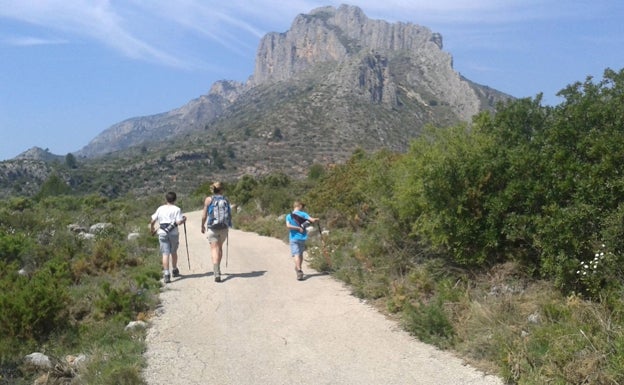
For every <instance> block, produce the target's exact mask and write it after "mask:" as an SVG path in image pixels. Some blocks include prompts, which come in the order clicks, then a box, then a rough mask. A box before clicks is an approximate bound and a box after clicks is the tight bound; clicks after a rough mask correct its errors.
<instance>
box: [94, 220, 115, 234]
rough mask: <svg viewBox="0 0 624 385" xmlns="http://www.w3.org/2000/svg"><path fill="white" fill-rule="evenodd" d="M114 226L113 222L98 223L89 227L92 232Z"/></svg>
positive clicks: (95, 232)
mask: <svg viewBox="0 0 624 385" xmlns="http://www.w3.org/2000/svg"><path fill="white" fill-rule="evenodd" d="M111 227H113V224H112V223H108V222H106V223H96V224H94V225H92V226H91V227H90V228H89V232H90V233H92V234H97V233H100V232H102V231H104V230H106V229H109V228H111Z"/></svg>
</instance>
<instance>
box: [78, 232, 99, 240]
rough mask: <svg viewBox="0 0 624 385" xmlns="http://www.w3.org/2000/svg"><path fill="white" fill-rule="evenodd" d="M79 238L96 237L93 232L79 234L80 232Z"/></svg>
mask: <svg viewBox="0 0 624 385" xmlns="http://www.w3.org/2000/svg"><path fill="white" fill-rule="evenodd" d="M78 238H82V239H94V238H95V234H91V233H79V234H78Z"/></svg>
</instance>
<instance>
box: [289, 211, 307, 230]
mask: <svg viewBox="0 0 624 385" xmlns="http://www.w3.org/2000/svg"><path fill="white" fill-rule="evenodd" d="M290 217H291V218H292V219H293V220H294V221H295V222H296V223H297V225H298V226H299V227H301V228H302V229H304V230H305V229H307V228H308V227H310V225H311V223H310V221H309V220H307V219H305V218H304V217H302V216H300V215H297V214H295V213H290Z"/></svg>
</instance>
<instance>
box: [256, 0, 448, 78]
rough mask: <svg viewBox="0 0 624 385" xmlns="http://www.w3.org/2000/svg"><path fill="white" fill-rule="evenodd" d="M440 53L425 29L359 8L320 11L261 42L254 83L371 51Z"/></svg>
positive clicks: (435, 39)
mask: <svg viewBox="0 0 624 385" xmlns="http://www.w3.org/2000/svg"><path fill="white" fill-rule="evenodd" d="M441 49H442V36H441V35H440V34H438V33H433V32H431V30H429V29H428V28H426V27H422V26H418V25H416V24H412V23H401V22H399V23H392V24H391V23H389V22H387V21H384V20H372V19H369V18H368V17H366V15H365V14H364V12H363V11H362V10H361V9H360V8H358V7H355V6H349V5H341V6H340V7H338V8H335V7H332V6H328V7H321V8H317V9H314V10H312V11H311V12H310V13H308V14H300V15H298V16H297V17H296V18H295V19H294V21H293V23H292V25H291V27H290V30H288V31H287V32H285V33H277V32H273V33H269V34H267V35H265V36H264V37H263V38H262V40H261V41H260V44H259V47H258V53H257V55H256V67H255V72H254V75H253V77H252V80H251V82H252V83H253V84H254V85H258V84H262V83H265V82H272V81H280V80H286V79H290V78H291V77H292V76H294V75H295V74H297V73H298V72H300V71H304V70H306V69H308V68H310V67H312V66H314V65H315V64H318V63H323V62H328V61H335V62H341V61H343V60H345V59H348V58H352V57H354V56H357V55H365V54H367V53H371V52H375V53H381V54H387V53H388V52H398V51H406V52H411V53H414V54H418V53H419V52H423V53H425V52H429V54H427V55H426V56H429V57H430V56H433V52H441Z"/></svg>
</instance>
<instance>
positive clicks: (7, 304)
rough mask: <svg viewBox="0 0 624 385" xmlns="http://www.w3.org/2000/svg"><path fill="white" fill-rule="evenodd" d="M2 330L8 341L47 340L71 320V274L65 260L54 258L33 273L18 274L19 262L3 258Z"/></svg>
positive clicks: (0, 267)
mask: <svg viewBox="0 0 624 385" xmlns="http://www.w3.org/2000/svg"><path fill="white" fill-rule="evenodd" d="M0 270H2V271H3V272H4V275H3V276H2V278H1V279H0V308H1V309H2V312H0V329H1V330H3V335H2V338H6V339H8V340H12V339H23V340H26V341H28V340H36V341H44V340H46V339H47V338H48V337H49V335H50V333H52V332H53V331H55V330H58V329H62V328H63V327H64V326H65V323H66V322H67V319H68V313H67V307H68V305H69V302H70V297H69V293H68V290H67V286H68V282H69V277H68V273H67V271H68V269H67V265H66V264H65V263H64V262H58V261H55V260H51V261H49V262H47V263H46V264H45V265H44V266H42V267H41V268H39V269H37V270H36V271H35V272H34V273H33V274H32V276H23V275H20V274H19V273H18V271H17V270H18V267H17V265H16V264H6V263H5V262H3V261H0Z"/></svg>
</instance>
